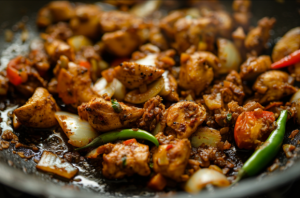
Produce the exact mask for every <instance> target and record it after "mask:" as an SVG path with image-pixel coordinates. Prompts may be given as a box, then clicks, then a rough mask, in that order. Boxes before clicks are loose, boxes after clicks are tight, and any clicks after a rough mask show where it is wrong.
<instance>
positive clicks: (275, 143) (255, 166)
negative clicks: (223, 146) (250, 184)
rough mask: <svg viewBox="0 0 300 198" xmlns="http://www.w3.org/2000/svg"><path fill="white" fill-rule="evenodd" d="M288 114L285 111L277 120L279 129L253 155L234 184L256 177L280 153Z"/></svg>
mask: <svg viewBox="0 0 300 198" xmlns="http://www.w3.org/2000/svg"><path fill="white" fill-rule="evenodd" d="M287 115H288V112H287V110H283V111H281V112H280V116H279V118H278V120H277V128H276V129H275V130H274V131H273V132H272V133H271V134H270V136H269V137H268V139H267V140H266V141H265V142H264V143H263V144H262V145H261V146H260V147H259V148H258V149H257V150H256V151H255V152H254V153H253V154H252V155H251V157H250V158H249V159H248V160H247V161H246V163H245V164H244V166H243V167H242V168H241V170H240V171H239V173H238V176H237V179H236V181H235V182H234V183H236V182H237V181H239V180H240V179H241V178H242V177H244V176H253V175H256V174H257V173H259V172H260V171H261V169H263V168H264V167H265V166H266V165H267V164H268V163H269V162H270V161H271V160H272V159H273V158H274V157H275V156H276V154H277V153H278V151H279V149H280V148H281V144H282V142H283V138H284V134H285V125H286V120H287Z"/></svg>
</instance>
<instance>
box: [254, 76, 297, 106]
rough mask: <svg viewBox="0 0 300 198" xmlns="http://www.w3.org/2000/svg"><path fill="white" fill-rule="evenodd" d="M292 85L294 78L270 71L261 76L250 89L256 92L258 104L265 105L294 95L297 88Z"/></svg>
mask: <svg viewBox="0 0 300 198" xmlns="http://www.w3.org/2000/svg"><path fill="white" fill-rule="evenodd" d="M293 83H294V78H293V77H291V76H289V75H288V74H287V73H286V72H283V71H278V70H272V71H268V72H265V73H263V74H261V75H260V76H259V77H258V78H257V79H256V81H255V83H254V85H253V88H252V89H253V90H254V91H256V93H255V98H257V99H258V100H259V103H261V104H265V103H267V102H271V101H276V100H280V99H281V98H282V97H284V96H288V95H291V94H293V93H295V92H296V91H297V88H295V87H293Z"/></svg>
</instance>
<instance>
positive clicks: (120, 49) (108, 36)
mask: <svg viewBox="0 0 300 198" xmlns="http://www.w3.org/2000/svg"><path fill="white" fill-rule="evenodd" d="M102 41H103V43H104V45H105V47H106V49H107V51H108V52H110V53H112V54H114V55H116V56H119V57H126V56H129V55H130V54H131V53H132V52H134V51H135V50H136V49H137V48H138V46H139V45H140V43H141V41H140V39H139V37H138V35H137V34H136V32H135V31H133V32H131V31H126V30H119V31H116V32H111V33H105V34H104V35H103V37H102Z"/></svg>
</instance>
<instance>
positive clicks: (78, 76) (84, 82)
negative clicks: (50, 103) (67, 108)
mask: <svg viewBox="0 0 300 198" xmlns="http://www.w3.org/2000/svg"><path fill="white" fill-rule="evenodd" d="M60 67H61V69H59V72H58V74H57V93H58V95H59V97H60V98H61V99H62V100H63V102H64V103H65V104H71V105H74V106H75V107H77V106H79V105H80V104H81V103H83V102H89V101H90V100H91V99H92V98H94V97H96V96H97V94H96V93H95V92H94V91H93V90H92V88H91V83H92V81H91V78H90V71H89V70H88V69H86V68H85V67H81V66H79V65H77V64H75V63H73V62H69V63H67V64H66V66H64V65H61V66H60ZM65 67H67V68H65Z"/></svg>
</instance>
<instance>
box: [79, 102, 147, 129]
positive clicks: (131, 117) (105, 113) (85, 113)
mask: <svg viewBox="0 0 300 198" xmlns="http://www.w3.org/2000/svg"><path fill="white" fill-rule="evenodd" d="M119 104H120V105H121V108H122V111H121V112H120V113H117V112H115V111H114V109H113V107H112V103H111V99H110V97H103V98H101V97H100V98H94V99H92V100H91V101H90V102H88V103H84V104H82V105H80V106H79V107H78V115H79V116H80V118H81V119H83V120H87V121H88V122H89V123H90V125H91V126H92V127H93V128H94V129H96V130H97V131H101V132H106V131H111V130H114V129H120V128H124V127H129V126H131V125H132V123H134V122H136V121H137V120H138V119H139V118H140V117H141V116H142V115H143V113H144V110H143V109H140V108H137V107H134V106H127V105H125V104H124V103H122V102H119Z"/></svg>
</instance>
